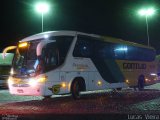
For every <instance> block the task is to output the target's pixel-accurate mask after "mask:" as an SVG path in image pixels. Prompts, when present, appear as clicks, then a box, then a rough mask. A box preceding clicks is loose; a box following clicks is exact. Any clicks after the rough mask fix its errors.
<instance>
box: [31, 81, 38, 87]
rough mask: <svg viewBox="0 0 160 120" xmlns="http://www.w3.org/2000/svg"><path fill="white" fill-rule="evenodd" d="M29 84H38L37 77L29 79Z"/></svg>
mask: <svg viewBox="0 0 160 120" xmlns="http://www.w3.org/2000/svg"><path fill="white" fill-rule="evenodd" d="M29 85H30V86H32V87H34V86H36V85H37V81H36V80H35V79H29Z"/></svg>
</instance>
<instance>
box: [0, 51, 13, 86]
mask: <svg viewBox="0 0 160 120" xmlns="http://www.w3.org/2000/svg"><path fill="white" fill-rule="evenodd" d="M13 56H14V54H13V53H6V54H5V59H4V58H3V53H0V87H7V86H8V84H7V83H8V82H7V80H8V77H9V75H10V69H11V65H12V59H13Z"/></svg>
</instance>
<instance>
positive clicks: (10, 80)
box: [7, 77, 14, 85]
mask: <svg viewBox="0 0 160 120" xmlns="http://www.w3.org/2000/svg"><path fill="white" fill-rule="evenodd" d="M7 82H8V85H12V84H14V82H13V78H12V77H9V78H8V81H7Z"/></svg>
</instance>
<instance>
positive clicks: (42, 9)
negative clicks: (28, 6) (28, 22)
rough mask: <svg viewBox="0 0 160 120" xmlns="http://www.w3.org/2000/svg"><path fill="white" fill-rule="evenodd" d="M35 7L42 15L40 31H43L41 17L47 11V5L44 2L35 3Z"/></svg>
mask: <svg viewBox="0 0 160 120" xmlns="http://www.w3.org/2000/svg"><path fill="white" fill-rule="evenodd" d="M35 9H36V11H37V12H38V13H41V16H42V32H43V17H44V14H45V13H47V12H48V11H49V5H48V4H47V3H45V2H41V3H37V4H36V6H35Z"/></svg>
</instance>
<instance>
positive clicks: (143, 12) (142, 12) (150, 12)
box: [138, 8, 155, 46]
mask: <svg viewBox="0 0 160 120" xmlns="http://www.w3.org/2000/svg"><path fill="white" fill-rule="evenodd" d="M154 13H155V10H154V9H153V8H148V9H141V10H139V11H138V14H139V15H141V16H145V18H146V26H147V38H148V46H149V45H150V44H149V30H148V17H149V16H152V15H153V14H154Z"/></svg>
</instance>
